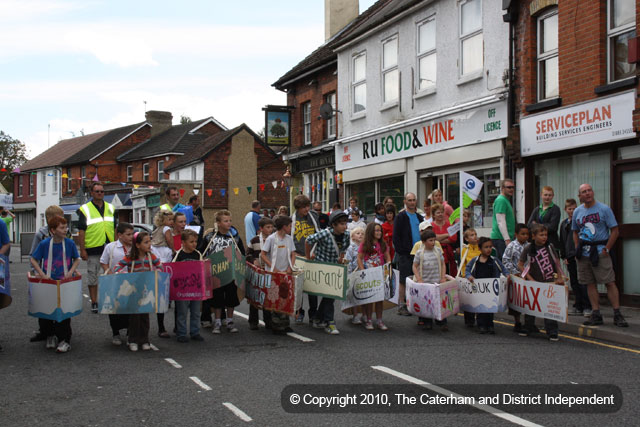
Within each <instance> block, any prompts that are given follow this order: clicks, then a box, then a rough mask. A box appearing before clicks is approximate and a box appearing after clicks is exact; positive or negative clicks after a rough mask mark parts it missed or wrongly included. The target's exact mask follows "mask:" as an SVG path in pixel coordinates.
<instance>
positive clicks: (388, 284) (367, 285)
mask: <svg viewBox="0 0 640 427" xmlns="http://www.w3.org/2000/svg"><path fill="white" fill-rule="evenodd" d="M398 283H400V272H399V271H398V270H394V269H393V268H391V264H390V263H389V264H385V265H383V266H380V267H373V268H367V269H366V270H358V271H354V272H353V273H351V274H350V275H349V277H348V284H347V298H346V299H345V300H344V301H343V302H342V311H346V312H349V313H350V311H351V310H350V309H351V308H352V307H355V306H358V305H363V304H370V303H374V302H379V301H385V302H388V303H389V304H385V307H384V308H385V309H387V308H392V307H394V306H396V305H398Z"/></svg>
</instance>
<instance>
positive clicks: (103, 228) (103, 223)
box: [76, 182, 115, 313]
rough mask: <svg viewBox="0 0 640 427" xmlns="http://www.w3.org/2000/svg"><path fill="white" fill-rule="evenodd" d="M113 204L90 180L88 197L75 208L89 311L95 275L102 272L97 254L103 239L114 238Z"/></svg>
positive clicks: (94, 308) (94, 298) (93, 302)
mask: <svg viewBox="0 0 640 427" xmlns="http://www.w3.org/2000/svg"><path fill="white" fill-rule="evenodd" d="M113 212H114V209H113V206H112V205H111V204H109V203H107V202H105V201H104V186H103V185H102V183H100V182H93V183H92V184H91V200H90V201H89V202H87V203H85V204H84V205H82V206H81V207H80V209H78V210H77V211H76V213H77V214H78V240H79V243H80V257H81V258H82V259H83V260H85V261H86V262H87V275H86V276H85V277H86V283H87V287H88V288H89V297H90V298H91V312H92V313H97V312H98V276H99V275H100V274H101V273H102V267H101V266H100V256H101V255H102V252H103V251H104V247H105V246H106V245H107V243H111V242H113V241H114V240H115V227H114V216H113Z"/></svg>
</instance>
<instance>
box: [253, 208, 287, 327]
mask: <svg viewBox="0 0 640 427" xmlns="http://www.w3.org/2000/svg"><path fill="white" fill-rule="evenodd" d="M292 222H293V221H292V220H291V218H289V217H288V216H279V217H277V218H276V221H275V226H276V232H275V233H274V234H272V235H270V236H269V237H268V238H267V241H266V242H264V246H263V247H262V251H261V252H260V259H261V260H262V262H263V263H264V264H265V268H266V269H267V270H269V271H273V272H274V273H280V272H282V273H286V274H292V273H293V264H295V262H296V247H295V244H294V243H293V237H291V224H292ZM265 313H267V312H265ZM256 316H257V314H256ZM271 325H272V326H271V331H272V332H273V333H274V334H286V333H287V332H292V331H293V330H292V329H291V328H290V327H289V316H287V315H286V314H282V313H276V312H273V313H271Z"/></svg>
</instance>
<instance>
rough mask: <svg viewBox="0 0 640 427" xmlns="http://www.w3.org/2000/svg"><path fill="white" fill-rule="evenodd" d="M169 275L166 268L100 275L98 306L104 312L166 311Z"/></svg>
mask: <svg viewBox="0 0 640 427" xmlns="http://www.w3.org/2000/svg"><path fill="white" fill-rule="evenodd" d="M170 279H171V277H170V275H169V273H165V272H163V271H144V272H140V273H120V274H108V275H105V276H100V277H99V278H98V309H99V311H100V313H101V314H138V313H165V312H166V311H167V309H168V306H169V288H170Z"/></svg>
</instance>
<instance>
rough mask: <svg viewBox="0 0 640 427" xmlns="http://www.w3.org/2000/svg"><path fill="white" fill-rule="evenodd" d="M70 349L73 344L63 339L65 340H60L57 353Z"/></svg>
mask: <svg viewBox="0 0 640 427" xmlns="http://www.w3.org/2000/svg"><path fill="white" fill-rule="evenodd" d="M69 350H71V344H69V343H68V342H66V341H64V340H63V341H60V344H58V348H56V353H66V352H67V351H69Z"/></svg>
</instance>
